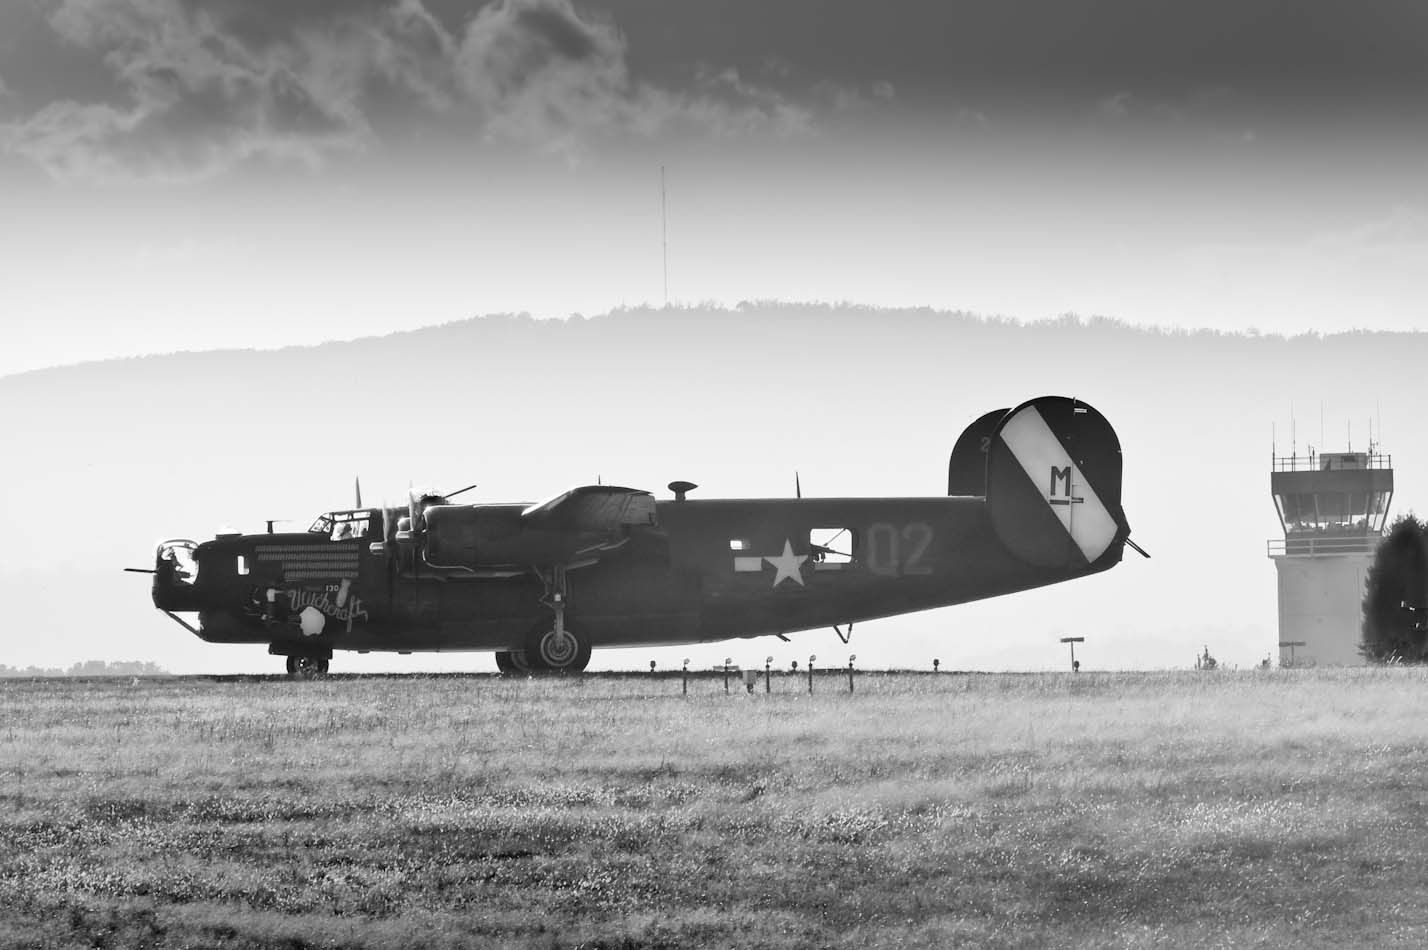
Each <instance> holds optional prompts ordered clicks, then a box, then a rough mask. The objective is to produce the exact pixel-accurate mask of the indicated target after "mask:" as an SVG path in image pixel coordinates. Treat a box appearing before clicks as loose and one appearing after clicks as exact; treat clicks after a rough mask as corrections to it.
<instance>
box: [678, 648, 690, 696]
mask: <svg viewBox="0 0 1428 950" xmlns="http://www.w3.org/2000/svg"><path fill="white" fill-rule="evenodd" d="M680 681H681V687H682V689H683V690H684V695H685V696H688V695H689V657H685V658H684V669H683V674H682V675H681V676H680Z"/></svg>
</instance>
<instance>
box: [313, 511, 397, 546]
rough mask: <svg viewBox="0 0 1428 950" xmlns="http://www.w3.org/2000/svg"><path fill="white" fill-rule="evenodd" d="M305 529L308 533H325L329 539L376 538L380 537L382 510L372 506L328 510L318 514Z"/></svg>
mask: <svg viewBox="0 0 1428 950" xmlns="http://www.w3.org/2000/svg"><path fill="white" fill-rule="evenodd" d="M307 531H308V533H309V534H320V535H325V536H326V537H327V539H328V540H330V541H353V540H356V539H358V538H372V539H374V540H377V539H380V538H381V537H382V512H381V510H380V509H372V508H359V509H356V510H354V511H329V512H327V513H326V514H321V515H318V516H317V520H316V521H314V522H313V523H312V526H311V527H309V528H308V529H307Z"/></svg>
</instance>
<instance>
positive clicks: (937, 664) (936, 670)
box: [932, 656, 942, 673]
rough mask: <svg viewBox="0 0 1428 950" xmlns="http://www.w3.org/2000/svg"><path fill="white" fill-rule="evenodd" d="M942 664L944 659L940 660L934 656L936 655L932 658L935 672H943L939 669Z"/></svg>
mask: <svg viewBox="0 0 1428 950" xmlns="http://www.w3.org/2000/svg"><path fill="white" fill-rule="evenodd" d="M941 665H942V661H941V660H939V659H937V657H935V656H934V657H933V658H932V672H934V673H939V672H941V670H939V669H938V667H939V666H941Z"/></svg>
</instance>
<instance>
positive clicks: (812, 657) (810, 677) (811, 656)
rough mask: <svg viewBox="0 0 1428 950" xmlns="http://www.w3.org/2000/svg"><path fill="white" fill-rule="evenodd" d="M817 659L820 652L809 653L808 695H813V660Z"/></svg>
mask: <svg viewBox="0 0 1428 950" xmlns="http://www.w3.org/2000/svg"><path fill="white" fill-rule="evenodd" d="M816 659H818V654H816V653H810V654H809V655H808V695H810V696H812V695H813V661H814V660H816Z"/></svg>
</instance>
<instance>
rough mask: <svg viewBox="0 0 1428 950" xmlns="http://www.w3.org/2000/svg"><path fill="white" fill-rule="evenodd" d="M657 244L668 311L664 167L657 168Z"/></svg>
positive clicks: (667, 209)
mask: <svg viewBox="0 0 1428 950" xmlns="http://www.w3.org/2000/svg"><path fill="white" fill-rule="evenodd" d="M659 244H660V262H661V270H662V272H663V275H664V306H665V309H666V310H668V309H669V205H668V200H667V198H666V195H665V188H664V166H663V165H661V166H660V167H659Z"/></svg>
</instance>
